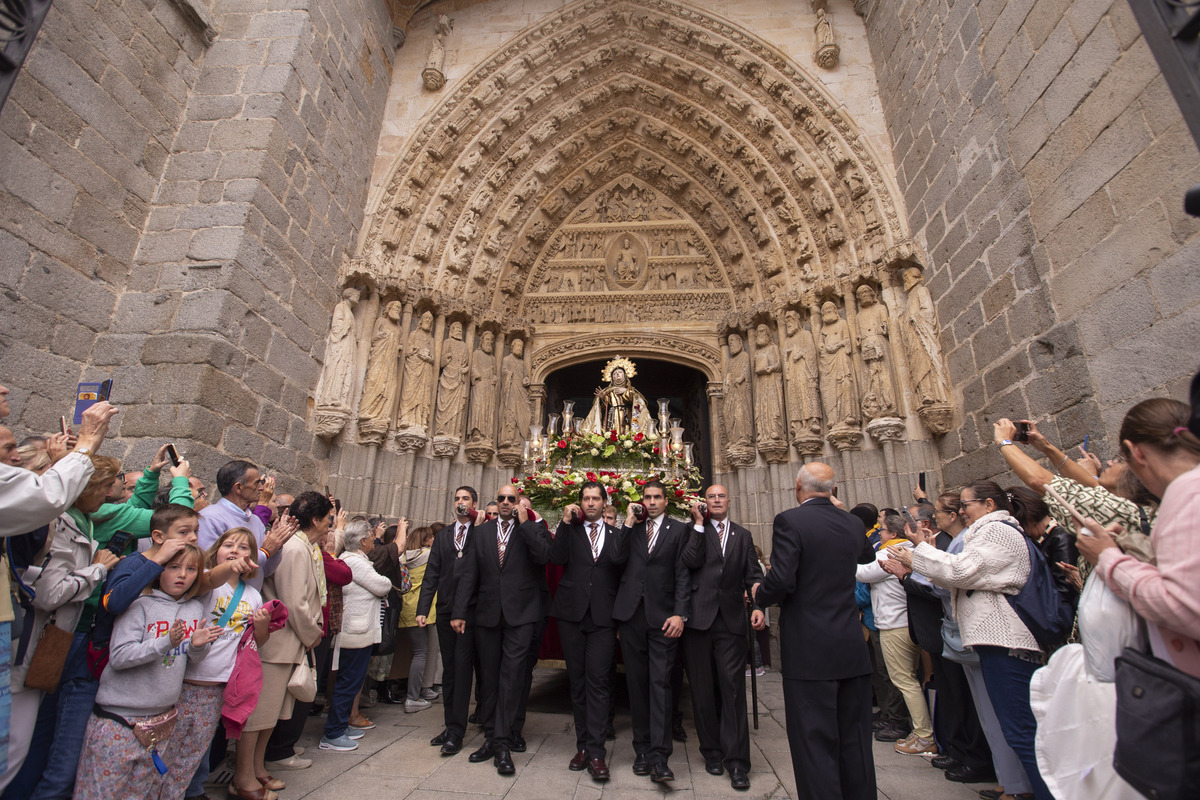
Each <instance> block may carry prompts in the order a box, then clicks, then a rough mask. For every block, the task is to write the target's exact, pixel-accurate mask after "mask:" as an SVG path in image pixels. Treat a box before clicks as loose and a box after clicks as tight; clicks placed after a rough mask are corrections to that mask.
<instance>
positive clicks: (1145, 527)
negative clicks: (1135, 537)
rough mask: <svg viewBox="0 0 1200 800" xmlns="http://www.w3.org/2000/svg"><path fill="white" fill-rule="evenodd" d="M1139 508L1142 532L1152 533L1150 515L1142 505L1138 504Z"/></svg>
mask: <svg viewBox="0 0 1200 800" xmlns="http://www.w3.org/2000/svg"><path fill="white" fill-rule="evenodd" d="M1137 510H1138V525H1139V527H1140V528H1141V529H1142V533H1143V534H1145V535H1146V536H1149V535H1150V518H1149V517H1148V516H1146V509H1144V508H1142V507H1141V506H1138V507H1137Z"/></svg>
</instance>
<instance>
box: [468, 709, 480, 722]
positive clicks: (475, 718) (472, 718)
mask: <svg viewBox="0 0 1200 800" xmlns="http://www.w3.org/2000/svg"><path fill="white" fill-rule="evenodd" d="M467 722H469V723H471V724H472V725H478V724H479V712H478V711H472V712H471V716H469V717H467Z"/></svg>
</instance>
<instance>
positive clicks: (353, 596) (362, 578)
mask: <svg viewBox="0 0 1200 800" xmlns="http://www.w3.org/2000/svg"><path fill="white" fill-rule="evenodd" d="M340 558H341V559H342V561H345V562H346V564H347V566H349V567H350V569H351V571H352V572H353V573H354V580H353V581H351V582H350V583H348V584H346V585H345V586H343V587H342V632H341V634H340V635H339V637H338V643H339V644H340V645H341V647H342V649H343V650H353V649H356V648H359V647H370V646H371V645H373V644H379V640H380V639H381V638H382V636H381V634H382V631H381V629H380V627H379V610H380V602H379V598H381V597H383V596H384V595H386V594H387V593H388V591H389V590H390V589H391V588H392V582H391V581H390V580H388V578H387V577H386V576H383V575H380V574H379V573H378V572H376V571H375V567H374V566H372V565H371V561H370V560H369V559H368V558H367V557H366V556H364V555H363V554H362V553H360V552H359V551H357V550H351V551H347V552H345V553H342V555H341V556H340Z"/></svg>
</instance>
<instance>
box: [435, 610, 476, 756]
mask: <svg viewBox="0 0 1200 800" xmlns="http://www.w3.org/2000/svg"><path fill="white" fill-rule="evenodd" d="M436 625H437V632H438V649H439V650H441V652H442V705H443V706H444V708H443V709H442V712H443V714H444V715H445V720H446V732H447V733H450V734H453V735H454V736H456V737H458V741H459V742H461V741H462V739H463V737H464V736H465V735H466V733H467V716H468V715H469V714H470V713H471V710H470V709H471V673H472V672H473V671H474V669H475V634H474V633H473V632H471V631H468V632H466V633H455V632H454V629H453V628H451V627H450V615H449V614H443V615H442V616H440V617H438V620H437V623H436Z"/></svg>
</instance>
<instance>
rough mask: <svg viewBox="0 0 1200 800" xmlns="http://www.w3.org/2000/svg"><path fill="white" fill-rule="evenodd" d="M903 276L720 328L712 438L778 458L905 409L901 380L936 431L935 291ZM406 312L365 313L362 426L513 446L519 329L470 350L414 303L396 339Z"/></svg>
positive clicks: (348, 396) (472, 448)
mask: <svg viewBox="0 0 1200 800" xmlns="http://www.w3.org/2000/svg"><path fill="white" fill-rule="evenodd" d="M901 277H902V285H903V288H904V290H905V292H906V293H907V298H906V300H905V302H904V307H903V309H901V310H899V311H897V312H895V313H893V312H891V311H889V310H888V309H887V308H886V307H885V305H884V303H883V302H882V301H881V299H880V297H879V294H878V291H877V289H876V288H875V287H874V285H872V284H870V283H863V284H861V285H859V286H858V287H857V288H856V289H855V290H854V292H853V293H852V295H851V296H848V297H847V298H846V302H845V312H846V313H845V316H844V317H843V314H842V311H841V310H840V308H839V305H838V304H837V303H835V302H834V301H833V300H831V299H827V300H825V301H824V302H822V303H820V304H819V305H818V304H817V302H816V301H813V302H812V304H811V305H810V306H809V308H808V311H807V316H808V320H807V323H808V324H805V320H804V319H803V315H802V312H803V309H798V308H787V309H786V310H784V311H783V314H782V318H781V319H780V320H779V321H780V323H781V327H782V331H781V336H780V337H779V341H778V342H777V341H776V337H775V334H774V331H773V327H772V325H770V324H768V322H765V321H764V322H760V323H759V324H757V325H756V326H754V327H753V331H752V334H751V335H752V342H751V343H747V342H744V341H743V338H742V334H741V333H740V332H739V331H738V330H736V329H731V330H729V331H728V333H727V335H726V337H725V338H726V343H727V355H726V359H725V364H724V375H723V398H722V400H721V404H720V408H721V417H722V418H723V428H722V433H723V436H722V438H721V442H720V444H721V445H722V448H723V449H724V450H725V452H726V453H727V454H728V456H729V459H730V462H731V463H732V464H733V465H734V466H745V465H748V464H752V463H753V462H754V460H755V454H756V453H761V454H762V455H763V456H764V457H765V458H767V460H769V461H784V460H787V450H788V446H789V444H791V445H792V446H794V447H795V448H796V449H797V450H798V451H799V452H801V453H814V454H815V453H817V452H820V450H821V448H822V447H823V440H822V427H823V426H824V428H825V433H826V438H827V439H828V440H829V441H830V442H832V443H833V444H834V445H835V446H839V447H841V446H848V445H849V444H853V443H855V442H856V441H857V439H856V438H855V435H856V432H857V431H859V430H860V429H861V426H863V425H865V424H869V423H870V422H872V421H874V420H879V419H893V418H898V417H902V416H904V403H903V400H902V397H903V392H904V389H905V388H907V389H908V390H909V391H910V392H911V395H910V396H911V398H912V400H911V405H912V408H911V410H912V411H915V412H917V413H918V414H919V415H920V416H921V419H922V421H923V422H924V423H925V425H926V427H928V428H929V429H930V430H931V431H932V432H934V433H943V432H944V428H943V427H942V426H943V425H945V424H948V421H949V417H948V415H949V385H948V382H947V379H946V376H945V367H944V365H943V363H942V360H941V355H940V349H939V345H938V338H937V323H936V316H935V314H934V308H933V301H932V298H931V297H930V294H929V290H928V289H926V288H925V286H924V284H923V281H922V277H923V276H922V273H921V270H920V269H918V268H915V267H913V268H909V269H906V270H904V271H903V273H902V276H901ZM358 300H359V292H358V290H356V289H347V290H346V291H345V293H344V294H343V299H342V301H341V302H340V303H338V305H337V307H336V309H335V310H334V315H333V322H332V325H331V329H330V341H329V346H328V348H327V350H326V359H325V369H324V371H323V372H322V376H321V380H320V383H319V384H318V387H317V391H316V394H315V398H314V399H315V406H316V414H317V427H318V431H317V432H318V434H320V435H323V436H332V435H336V434H337V433H338V432H339V431H340V430H341V429H342V427H343V425H344V423H345V421H346V420H347V419H348V418H349V417H350V415H351V413H352V409H351V403H352V401H353V396H354V377H355V374H356V364H357V352H358V338H357V335H356V325H355V318H354V306H355V305H356V304H357V303H358ZM403 314H404V307H403V306H402V304H401V303H400V302H397V301H393V302H390V303H387V304H386V305H385V306H384V308H383V312H382V313H381V314H380V315H379V318H378V319H377V320H376V321H375V323H374V329H373V332H372V335H371V344H370V352H369V355H368V357H367V365H366V373H365V376H364V379H363V388H362V394H361V399H360V401H359V404H358V414H357V419H358V431H359V437H360V439H361V440H363V441H366V442H372V443H375V444H379V443H381V442H382V441H383V439H384V437H385V436H386V435H387V433H388V431H389V430H390V429H394V430H396V431H397V433H398V434H400V435H406V434H407V435H408V436H409V437H410V441H412V442H414V445H413V447H414V449H416V448H417V447H423V446H424V444H425V442H426V441H428V440H430V439H432V440H433V442H434V448H435V453H436V454H438V455H441V456H453V455H455V454H457V452H458V448H459V446H460V444H461V445H464V446H466V447H467V449H468V457H470V458H472V460H481V461H486V460H488V459H490V457H491V455H492V453H494V452H497V451H498V452H500V453H501V454H502V455H505V454H507V455H510V456H519V454H520V450H521V447H522V445H523V443H524V441H525V439H526V438H527V434H528V430H529V424H530V422H531V421H532V413H533V409H532V398H531V393H530V379H529V368H528V365H527V363H526V360H525V341H524V339H523V338H520V337H515V338H513V339H512V340H511V342H510V343H509V352H508V353H507V355H504V356H503V359H502V360H498V357H497V352H496V351H497V347H496V332H494V331H493V330H492V329H490V328H484V329H482V330H481V331H480V334H479V337H478V347H476V349H475V350H474V352H470V351H469V350H468V345H467V343H466V342H465V341H464V327H463V323H462V322H461V321H458V320H453V321H450V323H449V330H448V333H447V335H446V338H444V339H442V340H441V342H440V344H439V343H437V342H435V336H434V315H433V313H432V312H431V311H428V310H426V311H423V312H421V313H420V315H419V317H418V320H417V322H416V324H415V325H414V326H413V327H412V330H411V331H410V332H409V334H408V336H407V340H405V337H404V335H403V328H404V327H405V326H404V325H403V324H402V321H401V320H402V316H403ZM597 332H598V333H599V332H600V331H599V330H598V331H597ZM747 344H751V345H752V346H751V347H747ZM500 352H501V353H503V347H502V346H501V348H500ZM664 355H667V354H664ZM894 356H899V357H900V359H902V363H901V362H898V360H897V358H896V357H894ZM668 357H669V355H668ZM898 389H899V391H898Z"/></svg>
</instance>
